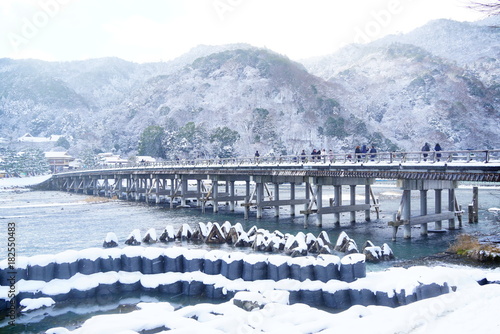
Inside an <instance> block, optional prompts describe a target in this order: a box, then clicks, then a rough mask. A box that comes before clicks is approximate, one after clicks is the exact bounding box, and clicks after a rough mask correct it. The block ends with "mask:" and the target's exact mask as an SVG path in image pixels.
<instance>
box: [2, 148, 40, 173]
mask: <svg viewBox="0 0 500 334" xmlns="http://www.w3.org/2000/svg"><path fill="white" fill-rule="evenodd" d="M0 171H1V172H3V173H5V174H7V175H8V176H11V177H12V176H20V175H30V176H33V175H41V174H46V173H48V172H50V166H49V163H48V161H47V159H46V158H45V154H44V153H43V151H42V150H40V149H36V148H35V149H27V150H25V151H23V152H16V151H13V150H11V149H8V148H0Z"/></svg>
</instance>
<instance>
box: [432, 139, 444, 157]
mask: <svg viewBox="0 0 500 334" xmlns="http://www.w3.org/2000/svg"><path fill="white" fill-rule="evenodd" d="M442 150H443V149H442V148H441V145H439V143H436V146H434V151H436V161H441V153H438V152H439V151H442Z"/></svg>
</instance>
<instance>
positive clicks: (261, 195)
mask: <svg viewBox="0 0 500 334" xmlns="http://www.w3.org/2000/svg"><path fill="white" fill-rule="evenodd" d="M255 187H256V188H257V193H256V201H257V219H260V218H262V212H263V209H262V201H263V199H264V183H263V182H257V183H256V184H255Z"/></svg>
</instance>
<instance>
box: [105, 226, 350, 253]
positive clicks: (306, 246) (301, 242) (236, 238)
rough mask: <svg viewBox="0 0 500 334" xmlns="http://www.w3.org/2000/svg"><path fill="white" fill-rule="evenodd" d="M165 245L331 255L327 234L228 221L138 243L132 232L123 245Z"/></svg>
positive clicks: (151, 233)
mask: <svg viewBox="0 0 500 334" xmlns="http://www.w3.org/2000/svg"><path fill="white" fill-rule="evenodd" d="M108 239H112V240H113V241H112V242H110V243H107V242H106V241H105V242H104V244H103V247H111V246H113V247H114V246H115V243H117V238H116V236H112V235H110V234H109V233H108V235H107V236H106V240H108ZM158 240H159V241H160V242H163V243H168V242H172V241H175V240H180V241H194V242H204V243H207V244H224V243H228V244H231V245H233V246H234V247H251V248H252V249H253V250H255V251H258V252H274V253H278V252H285V254H287V255H291V256H292V257H296V256H307V255H308V254H309V253H310V254H331V253H332V250H333V246H332V244H331V243H330V239H329V237H328V234H327V233H326V232H325V231H322V232H321V233H320V234H319V235H318V236H317V237H315V236H314V235H313V234H312V233H307V235H306V234H304V233H303V232H298V233H297V234H296V235H291V234H283V233H281V232H280V231H274V232H272V233H271V232H269V231H268V230H265V229H259V228H257V227H256V226H253V227H252V228H250V229H249V230H248V232H245V231H244V230H243V227H242V226H241V224H240V223H236V224H235V225H231V224H230V223H229V222H228V221H226V222H224V223H223V224H222V226H221V225H219V223H217V222H208V223H206V224H205V223H202V222H199V223H198V224H197V225H196V226H195V228H191V226H190V225H189V224H183V225H182V226H181V228H180V229H179V230H178V231H177V232H175V231H174V228H173V227H172V226H171V225H168V226H166V227H165V229H164V230H163V232H162V233H161V235H160V237H159V238H157V237H156V231H155V230H154V229H150V230H148V231H147V232H146V234H145V236H144V238H142V240H141V233H140V231H139V230H134V231H132V233H131V234H130V235H129V237H128V238H127V240H126V241H125V244H126V245H140V244H141V241H142V243H145V244H152V243H155V242H157V241H158ZM352 242H353V247H354V248H353V247H350V248H348V250H347V252H357V248H356V244H355V243H354V241H352Z"/></svg>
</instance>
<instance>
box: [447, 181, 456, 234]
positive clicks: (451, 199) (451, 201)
mask: <svg viewBox="0 0 500 334" xmlns="http://www.w3.org/2000/svg"><path fill="white" fill-rule="evenodd" d="M448 210H449V211H450V212H454V211H455V189H453V188H451V189H448ZM448 229H449V230H454V229H455V217H453V218H450V219H448Z"/></svg>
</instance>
